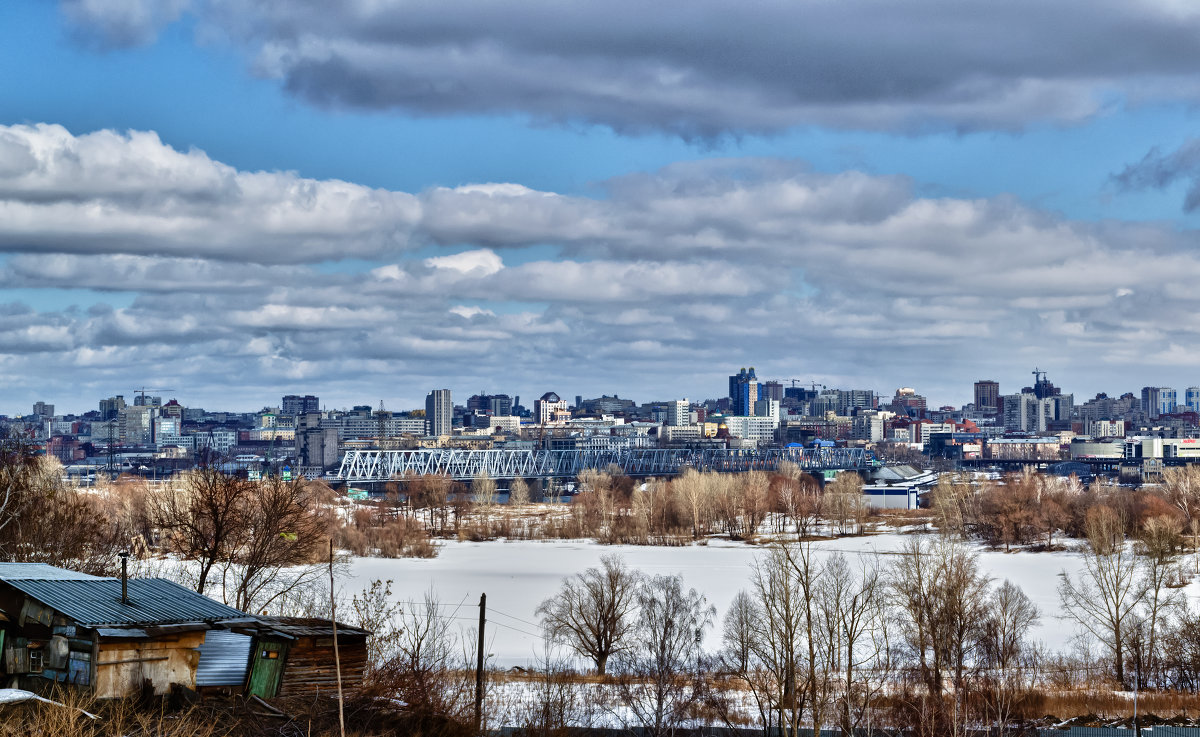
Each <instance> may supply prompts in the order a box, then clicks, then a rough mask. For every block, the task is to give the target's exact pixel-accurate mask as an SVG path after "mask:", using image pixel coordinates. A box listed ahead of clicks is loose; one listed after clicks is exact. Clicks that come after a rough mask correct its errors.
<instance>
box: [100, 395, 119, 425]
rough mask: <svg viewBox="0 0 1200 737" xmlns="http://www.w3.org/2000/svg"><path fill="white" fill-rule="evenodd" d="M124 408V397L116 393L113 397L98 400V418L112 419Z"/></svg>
mask: <svg viewBox="0 0 1200 737" xmlns="http://www.w3.org/2000/svg"><path fill="white" fill-rule="evenodd" d="M123 409H125V397H124V396H122V395H120V394H118V395H117V396H115V397H109V398H108V399H101V400H100V419H101V420H105V421H107V420H113V419H116V418H117V416H118V415H120V414H121V410H123Z"/></svg>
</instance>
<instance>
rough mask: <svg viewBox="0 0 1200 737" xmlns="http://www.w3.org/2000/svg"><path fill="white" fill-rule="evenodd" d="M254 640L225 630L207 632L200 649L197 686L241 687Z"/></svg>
mask: <svg viewBox="0 0 1200 737" xmlns="http://www.w3.org/2000/svg"><path fill="white" fill-rule="evenodd" d="M253 644H254V643H253V638H252V637H250V636H249V635H239V634H237V633H236V632H229V631H227V630H210V631H209V632H208V633H207V634H206V635H205V636H204V644H203V645H201V646H200V664H199V665H198V666H196V685H197V686H241V685H242V684H244V683H245V682H246V670H247V669H248V668H249V667H250V647H251V646H252V645H253Z"/></svg>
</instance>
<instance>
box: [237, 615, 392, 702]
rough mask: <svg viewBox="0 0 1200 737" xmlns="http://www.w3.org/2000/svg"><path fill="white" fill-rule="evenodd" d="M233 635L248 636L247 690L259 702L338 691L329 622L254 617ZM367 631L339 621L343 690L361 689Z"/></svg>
mask: <svg viewBox="0 0 1200 737" xmlns="http://www.w3.org/2000/svg"><path fill="white" fill-rule="evenodd" d="M256 620H257V621H256V622H255V623H254V624H253V625H243V626H239V627H234V628H233V629H234V631H236V632H241V633H244V634H249V635H251V636H252V637H253V643H254V645H253V648H252V652H251V662H250V667H249V674H248V677H247V692H248V693H250V694H253V695H255V696H260V697H262V698H272V697H275V696H280V697H290V696H310V697H311V696H324V695H330V696H332V695H335V694H336V693H337V671H336V669H335V667H334V663H335V658H334V653H333V623H331V622H330V621H329V620H328V619H306V618H298V617H257V618H256ZM370 635H371V633H370V632H368V631H367V630H364V629H360V628H358V627H351V626H349V625H345V624H341V623H338V625H337V643H338V653H339V656H340V659H341V664H342V690H343V691H345V692H346V693H353V692H355V691H357V690H359V689H361V688H362V684H363V674H364V672H365V671H366V668H367V637H369V636H370Z"/></svg>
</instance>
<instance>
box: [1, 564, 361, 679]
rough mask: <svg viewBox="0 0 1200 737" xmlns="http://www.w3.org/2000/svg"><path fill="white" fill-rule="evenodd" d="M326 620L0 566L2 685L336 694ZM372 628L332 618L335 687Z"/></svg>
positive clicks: (151, 587)
mask: <svg viewBox="0 0 1200 737" xmlns="http://www.w3.org/2000/svg"><path fill="white" fill-rule="evenodd" d="M333 633H334V625H333V623H332V622H330V621H329V620H327V619H300V618H287V617H262V616H253V615H250V614H246V613H244V612H241V611H238V610H237V609H234V608H233V607H229V606H226V605H224V604H222V603H220V602H218V601H214V600H213V599H210V598H208V597H207V596H203V595H201V594H198V593H196V592H195V591H192V590H191V589H189V588H186V587H184V586H181V585H179V584H177V583H175V582H173V581H169V580H167V579H162V578H129V579H125V580H122V579H120V578H101V577H97V576H90V575H87V574H84V573H77V572H75V571H70V570H66V569H63V568H56V567H54V566H49V565H44V564H40V563H3V562H0V688H2V687H15V688H26V689H29V690H34V691H37V690H39V687H43V688H44V687H45V686H48V685H49V684H52V683H61V684H70V685H73V686H77V687H79V688H83V689H86V690H89V691H90V692H92V693H93V694H94V695H95V696H96V697H98V698H119V697H123V696H130V695H134V694H137V693H140V692H141V691H142V690H143V689H144V688H149V689H150V690H152V691H153V692H154V693H156V694H166V693H168V692H169V691H170V690H171V689H172V688H173V687H184V688H188V689H193V690H199V691H201V692H206V691H217V692H222V693H226V694H241V693H247V694H253V695H255V696H259V697H262V698H272V697H275V696H280V697H288V696H315V695H324V694H332V693H336V689H337V679H338V671H337V669H336V667H335V658H334V652H333ZM370 634H371V633H370V632H368V631H366V630H363V629H360V628H357V627H351V626H349V625H344V624H341V623H338V624H337V639H338V650H339V655H340V659H341V679H342V687H343V690H344V691H346V692H348V693H352V692H355V691H357V690H359V689H360V688H361V687H362V682H363V673H364V672H365V670H366V665H367V645H366V643H367V637H368V636H370Z"/></svg>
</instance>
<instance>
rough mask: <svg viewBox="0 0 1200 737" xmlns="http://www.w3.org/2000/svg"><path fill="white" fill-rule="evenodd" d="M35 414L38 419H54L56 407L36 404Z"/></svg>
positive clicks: (42, 403) (43, 403)
mask: <svg viewBox="0 0 1200 737" xmlns="http://www.w3.org/2000/svg"><path fill="white" fill-rule="evenodd" d="M33 413H34V414H35V415H37V416H38V417H53V416H54V405H53V404H46V403H45V402H36V403H34V405H33Z"/></svg>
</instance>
